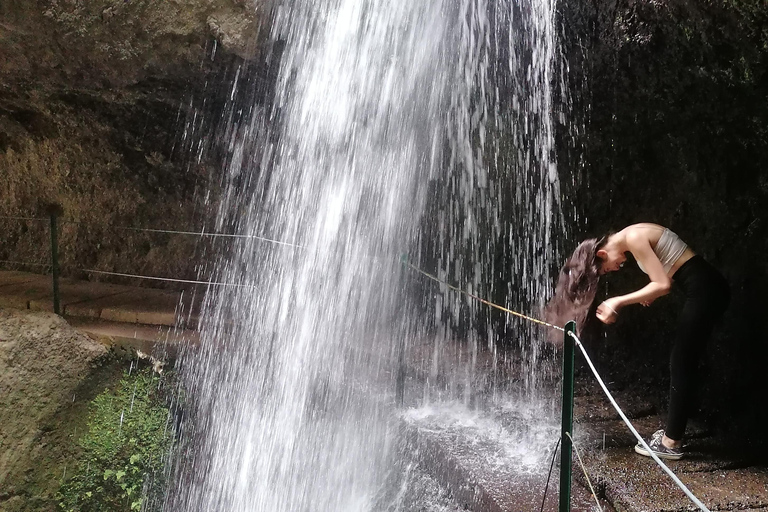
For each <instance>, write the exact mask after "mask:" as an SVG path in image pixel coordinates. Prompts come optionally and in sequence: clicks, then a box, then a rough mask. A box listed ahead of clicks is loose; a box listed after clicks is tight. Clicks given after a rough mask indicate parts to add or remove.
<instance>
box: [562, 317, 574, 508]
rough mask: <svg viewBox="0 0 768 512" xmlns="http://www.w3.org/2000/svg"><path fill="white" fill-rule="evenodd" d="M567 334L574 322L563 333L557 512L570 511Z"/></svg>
mask: <svg viewBox="0 0 768 512" xmlns="http://www.w3.org/2000/svg"><path fill="white" fill-rule="evenodd" d="M569 332H572V333H574V334H575V333H576V322H574V321H573V320H571V321H570V322H568V323H567V324H565V331H563V418H562V420H563V421H562V430H561V432H560V435H561V438H560V447H561V448H560V507H559V508H558V511H559V512H570V510H571V457H572V453H571V450H572V443H571V437H569V435H570V436H573V362H574V346H575V345H574V341H573V338H571V336H570V335H569Z"/></svg>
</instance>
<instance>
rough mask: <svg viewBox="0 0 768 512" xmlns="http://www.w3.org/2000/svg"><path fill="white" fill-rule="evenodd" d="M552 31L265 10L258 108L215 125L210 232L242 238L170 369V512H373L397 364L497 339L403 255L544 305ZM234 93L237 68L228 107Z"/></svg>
mask: <svg viewBox="0 0 768 512" xmlns="http://www.w3.org/2000/svg"><path fill="white" fill-rule="evenodd" d="M553 20H554V6H553V4H552V3H551V1H550V0H542V1H540V2H537V0H531V1H525V2H522V3H517V2H514V1H512V0H504V1H500V2H498V3H494V2H490V1H486V0H429V1H428V0H424V1H413V2H390V1H385V0H329V1H325V2H317V1H313V0H289V1H284V2H278V5H277V6H276V7H275V10H274V13H273V24H272V33H271V37H272V40H273V46H274V47H281V48H282V47H284V50H283V51H282V54H281V55H280V61H279V73H278V75H277V82H276V87H275V91H274V99H273V100H272V101H271V102H270V104H269V105H268V106H266V107H256V106H253V105H251V106H249V107H248V108H246V109H245V110H244V111H239V114H238V116H236V120H235V117H233V118H232V119H231V120H230V121H229V122H228V123H225V124H226V137H227V138H228V140H227V144H228V147H227V154H228V158H227V159H226V165H225V167H224V169H223V171H222V172H223V176H222V179H221V183H222V187H223V191H222V197H223V200H222V203H221V208H220V213H219V217H218V220H217V227H218V229H222V230H224V229H229V230H235V231H236V232H238V233H242V234H246V235H250V236H251V237H252V238H246V239H242V240H239V241H237V242H235V243H234V245H233V246H232V247H231V250H229V251H228V254H227V257H226V258H222V259H220V260H219V261H217V262H216V263H215V265H216V272H215V281H217V282H225V283H229V284H230V285H232V286H228V287H221V288H216V289H211V290H210V291H209V293H208V294H207V296H206V299H205V305H204V310H203V314H202V315H201V325H200V328H201V333H202V336H201V338H202V339H201V343H200V347H199V348H197V349H190V350H187V351H186V353H185V354H184V355H183V356H182V358H181V360H180V365H181V366H182V370H181V373H182V377H183V381H184V386H185V390H186V396H187V402H188V404H189V405H188V407H189V409H190V412H189V415H188V416H189V420H188V423H190V422H191V423H192V425H193V426H192V427H190V428H189V429H188V433H187V434H186V435H187V439H186V444H187V446H188V447H189V449H188V451H187V452H186V453H187V455H186V457H183V458H182V459H183V460H177V462H176V463H177V464H178V465H179V468H178V471H177V473H178V475H177V477H176V479H175V480H174V484H173V485H174V488H173V490H172V495H171V496H170V498H169V502H168V504H167V506H166V509H167V510H173V511H180V510H186V511H206V512H209V511H225V510H226V511H235V510H237V511H251V510H253V511H269V512H303V511H339V512H342V511H349V512H359V511H365V510H374V509H375V506H376V505H375V503H376V496H377V494H378V493H380V492H381V487H382V485H383V482H384V480H385V474H386V472H387V470H388V466H389V465H390V464H391V462H392V457H393V453H392V452H393V450H392V444H393V439H394V435H395V432H394V430H395V429H394V428H393V425H394V424H395V419H396V417H397V416H396V408H395V406H394V396H393V392H394V387H395V384H394V381H395V377H394V375H395V373H396V366H397V360H398V357H400V355H401V354H399V352H398V351H399V350H401V349H403V348H405V349H407V348H408V347H409V345H410V343H411V340H414V339H421V338H424V337H429V336H433V335H434V332H442V333H443V334H442V336H443V337H444V338H446V339H447V338H448V337H450V336H451V335H450V334H448V333H452V332H454V331H455V329H459V328H461V329H464V332H471V334H469V335H468V338H469V339H471V341H469V343H474V344H475V345H476V348H477V346H479V345H478V339H480V337H485V340H486V341H485V343H486V344H487V346H488V347H489V349H490V350H492V351H493V350H496V346H497V345H498V344H499V340H498V339H496V335H495V334H494V332H495V327H494V324H493V323H492V321H491V320H490V319H489V318H490V317H488V316H487V315H486V314H485V313H484V312H483V311H482V310H480V309H479V307H478V306H477V305H476V304H470V303H468V301H467V300H466V298H464V297H461V296H458V295H452V294H451V293H450V292H447V291H445V290H443V292H444V293H439V291H437V292H435V290H433V291H432V292H431V293H430V296H429V297H420V296H418V293H414V286H413V281H414V276H413V275H412V274H410V273H408V271H407V270H406V269H405V268H404V267H403V266H402V265H401V264H400V261H399V259H400V255H401V254H403V253H408V254H410V255H411V258H413V261H415V262H418V263H419V264H420V265H424V266H429V267H430V269H429V270H430V271H435V272H437V273H438V274H439V275H440V276H441V277H443V278H445V279H446V280H448V281H451V282H453V283H456V284H461V285H462V286H467V287H468V288H469V290H470V291H474V292H477V293H489V294H491V295H493V296H498V295H499V290H501V291H502V292H503V293H501V296H502V300H505V301H519V303H517V304H515V306H521V307H525V308H530V307H534V306H536V305H539V304H541V301H542V296H543V294H544V292H545V291H546V290H547V287H548V286H549V285H550V284H549V283H550V276H549V273H548V266H549V264H550V263H551V261H548V259H549V258H552V257H553V255H554V254H555V253H554V251H555V248H554V244H553V236H554V235H555V230H556V229H559V228H560V227H561V226H560V224H559V221H558V220H557V219H558V215H559V214H558V211H557V202H558V195H559V192H558V187H557V172H556V167H555V158H554V147H553V145H554V143H553V128H552V122H553V120H552V98H551V96H552V92H551V90H550V86H551V82H552V80H553V74H552V73H553V72H552V69H553V61H554V58H555V50H554V29H553V24H554V21H553ZM275 58H276V57H275ZM250 86H252V81H250V80H249V79H248V77H247V76H245V73H243V74H240V73H238V76H237V78H236V80H235V81H234V83H233V86H232V94H231V98H230V99H234V98H235V95H236V94H235V93H236V92H237V89H238V88H242V87H250ZM500 267H504V269H502V268H500ZM500 277H501V278H509V279H512V278H514V280H511V281H508V282H503V283H501V282H499V278H500ZM508 285H509V286H510V288H509V289H507V286H508ZM435 295H436V297H435ZM505 322H506V321H505ZM509 322H510V323H509V324H508V325H507V324H506V323H505V324H504V325H505V326H506V328H507V329H506V330H507V331H508V332H509V333H510V334H508V336H512V337H515V339H516V340H517V341H516V343H517V344H519V347H518V348H519V351H520V353H522V354H524V357H523V359H525V360H526V361H528V362H529V363H530V361H531V360H533V361H534V363H535V362H537V359H538V356H537V353H538V352H537V350H538V349H537V348H535V347H536V346H537V345H538V342H537V341H536V340H535V339H534V338H535V332H534V331H532V330H530V329H529V328H528V326H524V325H520V324H518V323H516V322H511V321H509ZM478 333H480V334H478ZM531 375H532V374H531ZM528 380H529V381H530V382H533V381H535V378H534V377H533V376H530V377H529V378H528ZM526 387H527V388H531V387H535V386H533V385H532V384H530V383H529V384H526Z"/></svg>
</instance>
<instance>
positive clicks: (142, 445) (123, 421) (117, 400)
mask: <svg viewBox="0 0 768 512" xmlns="http://www.w3.org/2000/svg"><path fill="white" fill-rule="evenodd" d="M162 385H163V379H162V378H161V377H160V376H159V375H157V374H156V373H154V372H152V370H151V369H144V370H139V371H134V372H133V373H132V374H130V373H129V372H126V373H125V375H124V376H123V378H122V380H121V381H120V382H119V383H118V385H117V386H116V388H115V389H108V390H106V391H104V392H103V393H101V394H100V395H99V396H97V397H96V399H95V400H94V401H93V403H92V404H91V408H90V411H89V418H88V431H87V433H86V434H84V435H83V437H81V438H80V439H79V441H78V444H79V446H80V448H81V450H82V452H81V456H80V458H79V460H78V462H77V470H76V473H75V474H74V475H73V476H72V478H71V479H69V480H67V481H66V482H64V484H63V485H62V487H61V489H60V490H59V493H58V496H57V497H58V501H59V506H60V507H61V509H62V510H65V511H68V512H69V511H77V512H102V511H103V512H107V511H108V512H118V511H131V510H141V509H142V503H143V501H144V500H147V499H149V500H151V501H154V498H157V497H159V496H160V495H161V494H162V492H163V487H164V484H165V481H164V475H163V464H164V456H165V455H166V454H167V453H168V451H169V449H170V447H171V443H172V442H173V429H172V425H171V424H170V423H169V409H168V407H167V406H166V403H165V402H166V400H165V397H164V393H163V386H162Z"/></svg>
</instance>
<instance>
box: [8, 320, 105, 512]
mask: <svg viewBox="0 0 768 512" xmlns="http://www.w3.org/2000/svg"><path fill="white" fill-rule="evenodd" d="M107 353H108V351H107V348H106V347H104V346H103V345H101V344H99V343H97V342H95V341H93V340H92V339H90V338H88V337H87V336H85V335H83V334H80V333H78V332H77V331H75V330H74V329H73V328H72V327H70V326H69V325H68V324H67V323H66V322H65V321H64V320H62V319H61V318H59V317H58V316H56V315H53V314H51V313H33V312H28V311H17V310H10V309H0V509H2V510H44V509H45V510H47V508H44V507H43V504H44V503H48V502H50V500H51V499H52V497H53V496H52V495H53V493H55V491H56V490H57V489H58V484H59V481H60V480H61V478H62V476H63V474H64V472H65V471H66V469H65V468H66V464H67V462H68V458H67V453H68V450H69V449H71V446H72V445H73V440H72V439H70V437H72V436H73V435H74V434H76V432H74V431H73V428H74V429H76V426H75V425H77V424H78V421H79V422H80V423H83V421H82V419H83V418H84V414H83V411H80V414H79V415H77V414H72V411H74V410H76V409H82V408H83V405H82V399H83V398H85V396H84V395H88V394H89V393H90V391H89V389H88V388H89V384H91V383H92V381H93V375H94V373H98V372H99V371H100V367H101V366H102V364H103V363H104V362H105V361H106V357H107ZM81 432H82V428H81ZM35 504H37V505H35ZM37 506H40V507H41V508H36V507H37Z"/></svg>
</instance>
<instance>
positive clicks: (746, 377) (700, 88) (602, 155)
mask: <svg viewBox="0 0 768 512" xmlns="http://www.w3.org/2000/svg"><path fill="white" fill-rule="evenodd" d="M561 5H562V9H563V10H562V17H561V22H562V27H563V36H564V42H565V44H564V51H565V58H566V60H567V62H568V64H569V72H568V76H567V79H568V84H569V88H570V92H571V99H572V103H573V105H572V110H571V113H572V120H573V124H572V125H571V126H570V127H568V128H567V129H561V133H560V141H561V144H560V147H561V155H560V170H561V174H562V177H563V183H566V187H565V194H566V195H565V196H564V198H563V200H564V202H565V203H566V204H568V205H569V207H570V208H571V209H572V210H573V211H574V213H575V215H576V216H577V218H579V219H581V222H580V224H579V225H578V226H577V227H576V231H577V235H578V236H577V237H576V238H577V239H581V238H585V237H587V236H600V235H601V234H603V233H605V232H607V231H609V230H618V229H621V228H623V227H624V226H626V225H628V224H631V223H635V222H657V223H660V224H662V225H665V226H668V227H670V228H671V229H672V230H673V231H675V232H677V233H678V234H679V235H680V236H681V238H683V240H684V241H686V242H687V243H688V244H689V245H690V246H691V247H692V248H693V249H694V251H696V252H697V253H699V254H702V255H703V256H704V257H705V258H706V259H707V260H709V261H710V262H711V263H713V264H714V265H715V266H717V267H718V268H719V269H720V270H721V271H722V272H723V274H724V275H725V276H726V277H727V279H728V281H729V282H730V284H731V290H732V300H731V306H730V309H729V311H728V312H727V313H726V315H725V317H724V319H723V321H722V322H721V323H720V325H719V326H718V328H717V330H716V332H715V335H714V337H713V340H712V341H711V342H710V343H709V345H708V353H707V354H708V355H707V357H706V362H705V365H704V366H703V368H702V382H701V386H700V390H701V393H700V395H701V398H700V403H698V404H694V407H695V408H697V409H699V412H698V413H697V417H698V418H699V419H702V420H705V421H707V423H708V424H710V425H712V426H713V427H714V428H717V429H719V430H720V431H721V432H723V433H733V434H735V435H736V438H738V439H739V440H740V441H743V442H744V443H746V444H753V445H755V446H760V447H761V450H762V453H763V454H764V453H765V452H766V449H765V447H766V443H765V442H764V441H762V439H761V437H762V433H761V426H762V424H764V423H765V421H766V420H768V410H766V409H765V408H764V407H763V406H762V404H763V403H764V396H765V394H766V392H768V385H766V383H765V380H764V379H763V378H762V372H763V369H762V367H763V364H764V362H765V361H766V360H767V359H768V343H766V342H767V341H768V336H767V335H766V332H765V330H764V329H763V327H762V324H761V320H762V318H763V315H764V314H765V311H767V310H768V297H766V293H765V290H766V289H768V276H767V271H768V264H767V263H768V262H767V261H766V258H765V254H766V250H768V215H767V214H768V169H766V164H768V137H767V135H768V101H767V100H768V7H766V4H765V3H764V2H759V1H751V0H732V1H708V2H691V1H687V0H664V1H653V2H636V1H631V0H618V1H599V2H592V3H587V2H579V3H575V2H568V3H562V4H561ZM568 184H570V185H568ZM575 244H576V241H574V243H573V245H574V246H575ZM604 282H605V284H604V285H601V286H602V288H603V289H602V290H601V293H600V294H599V295H598V298H599V297H600V296H611V295H616V294H622V293H626V292H628V291H631V290H633V289H637V288H639V287H640V286H642V285H643V284H644V283H646V282H647V278H646V277H645V276H644V274H642V273H641V272H640V271H639V270H638V269H637V268H636V267H635V266H634V265H631V264H628V265H627V266H626V268H625V270H624V271H622V272H620V273H618V274H616V275H611V276H609V277H608V278H607V279H604ZM681 302H682V301H681V297H680V296H679V295H676V294H674V293H673V294H672V296H668V297H664V298H661V299H658V300H657V301H656V303H654V304H653V305H652V307H650V308H642V307H639V306H638V307H629V308H626V309H625V310H624V311H622V314H621V319H620V321H619V322H618V323H617V325H616V326H615V327H607V328H605V329H603V328H602V327H601V326H593V327H592V331H591V332H592V336H591V337H590V338H591V340H590V343H591V344H592V348H593V350H594V351H595V352H596V354H597V355H598V357H597V359H598V365H599V367H600V368H602V370H603V371H605V372H606V373H609V374H610V375H611V377H610V378H609V379H608V380H613V381H614V382H615V386H617V387H619V388H635V389H638V390H649V391H650V392H648V393H646V392H645V391H641V392H642V393H646V394H648V395H649V396H648V398H649V399H651V401H652V402H655V403H657V404H658V405H659V407H660V409H663V408H664V407H665V406H666V397H667V389H666V387H667V385H668V356H669V347H670V344H671V341H672V337H673V335H674V328H675V319H676V315H677V312H678V311H679V307H680V305H681Z"/></svg>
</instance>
